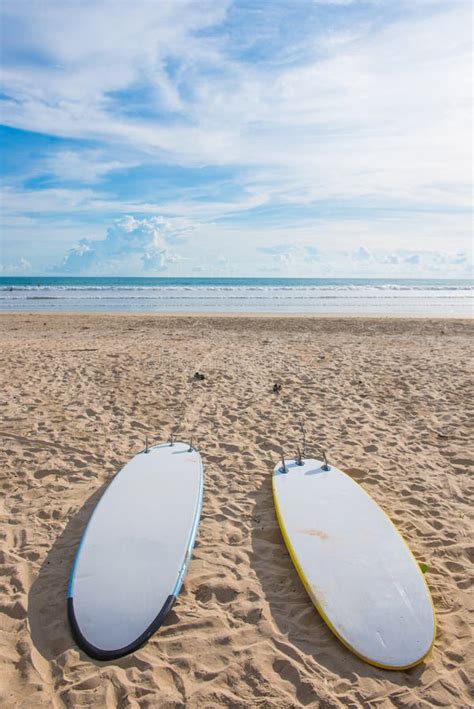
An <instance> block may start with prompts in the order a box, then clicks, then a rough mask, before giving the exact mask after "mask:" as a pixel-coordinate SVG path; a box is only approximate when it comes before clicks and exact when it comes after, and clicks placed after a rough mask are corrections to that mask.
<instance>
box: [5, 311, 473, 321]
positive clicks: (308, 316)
mask: <svg viewBox="0 0 474 709" xmlns="http://www.w3.org/2000/svg"><path fill="white" fill-rule="evenodd" d="M9 316H28V317H38V318H41V317H43V316H44V317H61V316H67V317H92V318H93V317H111V318H114V317H135V318H140V317H142V318H153V317H155V318H167V317H168V318H169V317H172V318H209V319H212V318H227V317H228V318H234V319H235V318H242V319H245V318H250V319H251V318H268V319H282V320H283V319H305V320H392V319H393V320H421V321H426V320H440V321H442V320H461V321H465V322H466V323H472V324H474V314H473V315H472V316H471V317H468V316H466V315H401V314H398V315H391V314H389V315H386V314H382V313H374V314H365V313H364V314H362V313H361V314H357V313H340V314H339V313H337V314H334V313H327V314H324V313H317V314H313V313H266V312H258V311H255V312H250V311H249V312H245V313H241V312H236V311H235V312H230V311H229V312H227V311H225V312H222V311H214V312H207V311H192V312H191V311H190V312H183V311H166V312H164V311H160V312H149V311H130V312H129V311H120V312H118V311H97V310H81V311H78V310H61V311H60V312H57V311H52V310H44V311H38V310H31V311H27V310H0V318H5V317H9Z"/></svg>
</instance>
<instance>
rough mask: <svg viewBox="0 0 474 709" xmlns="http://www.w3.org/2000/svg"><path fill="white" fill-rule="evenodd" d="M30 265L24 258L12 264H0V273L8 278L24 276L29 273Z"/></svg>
mask: <svg viewBox="0 0 474 709" xmlns="http://www.w3.org/2000/svg"><path fill="white" fill-rule="evenodd" d="M31 269H32V266H31V263H30V262H29V261H28V259H26V258H20V259H18V260H17V261H14V262H12V263H0V273H4V274H6V275H8V276H13V275H15V276H24V275H28V274H29V273H31Z"/></svg>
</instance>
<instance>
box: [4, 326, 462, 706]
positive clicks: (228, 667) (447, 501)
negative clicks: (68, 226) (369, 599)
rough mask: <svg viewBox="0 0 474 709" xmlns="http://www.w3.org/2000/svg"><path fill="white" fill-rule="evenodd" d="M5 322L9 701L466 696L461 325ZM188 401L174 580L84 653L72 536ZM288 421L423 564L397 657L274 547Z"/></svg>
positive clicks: (412, 700)
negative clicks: (368, 649) (356, 652)
mask: <svg viewBox="0 0 474 709" xmlns="http://www.w3.org/2000/svg"><path fill="white" fill-rule="evenodd" d="M0 331H1V350H2V369H1V377H2V389H1V396H0V399H1V410H2V420H1V423H0V435H1V460H2V465H1V486H2V493H3V495H2V503H1V505H2V521H1V564H2V567H1V575H2V583H1V597H0V598H1V601H0V662H1V667H0V703H1V704H2V706H4V707H24V708H25V709H26V708H31V707H55V708H56V707H58V708H59V707H104V706H105V707H111V708H112V707H117V706H118V707H127V708H129V707H130V708H132V707H150V708H151V707H170V708H171V707H242V708H244V707H265V708H267V707H268V708H270V707H271V708H273V707H275V708H278V709H288V708H289V707H300V706H312V707H324V708H330V707H346V706H350V707H359V706H360V707H380V708H383V709H385V708H386V707H387V708H388V707H392V706H396V707H429V706H446V707H448V706H449V707H467V706H471V705H472V701H473V700H472V694H471V692H472V685H470V680H469V677H472V676H473V675H474V672H473V669H474V668H473V666H472V646H471V658H470V657H469V643H470V638H471V632H470V625H469V603H471V605H472V596H471V597H470V596H469V591H470V587H471V581H472V565H471V561H472V559H471V555H472V523H471V522H470V520H469V507H470V505H469V501H470V495H472V482H470V480H469V472H470V470H472V460H473V450H472V430H470V425H471V423H472V420H473V412H472V402H473V391H472V360H471V362H470V349H471V348H470V338H472V331H473V325H472V322H469V321H467V320H462V319H452V320H448V319H444V320H441V319H439V320H430V319H418V320H414V319H388V318H372V319H369V318H332V317H328V318H311V317H301V318H298V317H266V316H258V317H257V316H256V317H254V316H245V317H244V316H235V317H229V316H184V315H183V316H172V315H169V316H166V315H160V316H153V315H118V314H116V315H92V314H88V315H80V314H75V315H67V314H58V315H48V314H42V313H37V314H34V315H32V314H28V313H23V314H8V315H0ZM196 370H199V371H201V372H203V373H204V374H205V379H204V380H203V381H202V382H198V383H196V384H195V385H193V386H191V384H190V381H191V377H192V375H193V373H194V372H195V371H196ZM275 382H280V383H281V385H282V389H281V392H280V393H279V394H276V393H274V392H273V391H272V387H273V384H274V383H275ZM186 402H187V403H186ZM185 403H186V406H184V405H185ZM183 412H184V416H183V420H182V423H181V428H180V431H179V436H178V437H179V438H181V439H184V440H188V439H189V438H190V437H192V438H193V440H194V442H195V443H196V445H197V446H198V448H199V450H200V452H201V455H202V458H203V462H204V465H205V476H206V482H205V494H204V504H203V514H202V519H201V523H200V527H199V532H198V538H197V543H196V547H195V550H194V554H193V558H192V560H191V562H190V565H189V569H188V573H187V576H186V579H185V583H184V586H183V588H182V591H181V594H180V596H179V598H178V600H177V602H176V604H175V606H174V608H173V610H172V612H171V613H170V615H169V616H168V618H167V620H166V622H165V624H164V625H163V626H162V628H161V629H160V630H159V631H158V632H157V633H156V634H155V635H154V636H153V637H152V638H151V640H150V641H149V642H148V643H147V644H146V645H145V646H144V647H143V648H141V649H140V650H138V651H137V652H136V653H134V654H133V655H130V656H127V657H124V658H122V659H120V660H115V661H113V662H109V663H107V662H96V661H93V660H91V659H90V658H88V657H87V655H85V654H84V653H83V652H82V651H79V650H78V648H77V646H76V645H75V643H74V641H73V639H72V637H71V634H70V630H69V626H68V622H67V615H66V587H67V582H68V576H69V572H70V569H71V564H72V560H73V557H74V555H75V552H76V549H77V544H78V541H79V539H80V537H81V534H82V531H83V529H84V526H85V524H86V522H87V520H88V518H89V516H90V514H91V511H92V509H93V507H94V505H95V504H96V502H97V500H98V499H99V497H100V495H101V494H102V492H103V490H104V489H105V486H106V485H107V483H108V481H110V478H111V476H112V475H113V474H114V473H115V472H116V471H117V470H118V469H119V468H120V467H121V466H122V465H123V464H124V463H125V462H126V461H127V460H128V459H129V458H130V457H131V456H132V455H134V454H135V453H137V452H138V451H139V450H140V449H142V448H143V446H144V442H145V435H146V434H148V435H149V436H150V437H151V438H153V440H154V441H156V442H159V441H163V440H166V439H167V438H168V437H169V435H170V433H171V431H172V430H173V428H174V427H175V425H176V422H177V420H178V419H179V417H180V415H181V413H183ZM300 420H304V422H305V425H306V429H307V431H308V444H309V449H310V451H311V449H312V447H313V449H316V448H317V447H321V446H322V447H324V448H325V449H326V451H327V452H328V458H329V460H330V461H332V462H333V463H334V464H335V465H337V466H338V467H339V468H341V469H342V470H344V471H346V472H347V473H349V474H350V475H352V476H353V477H354V479H355V480H357V481H358V482H359V483H360V484H362V485H363V487H364V488H365V489H366V490H367V491H368V492H369V493H370V494H371V495H372V496H373V497H374V499H375V500H376V501H377V502H378V503H379V504H380V505H381V506H382V507H383V509H384V510H385V511H386V512H387V513H388V514H389V516H390V517H391V519H392V520H393V522H394V523H395V524H396V525H397V526H398V528H399V530H400V531H401V533H402V534H403V535H404V537H405V539H406V540H407V542H408V543H409V545H410V547H411V549H412V551H413V552H414V554H415V556H416V558H417V560H418V561H420V562H425V563H426V564H427V565H428V572H427V575H426V579H427V583H428V585H429V588H430V590H431V593H432V597H433V602H434V605H435V608H436V613H437V620H438V631H437V638H436V641H435V645H434V649H433V651H432V653H431V654H430V656H429V657H428V658H427V659H426V661H425V662H423V663H422V664H421V665H419V666H417V667H415V668H413V669H411V670H407V671H397V672H390V671H386V670H382V669H377V668H375V667H371V666H369V665H367V664H365V663H364V662H362V661H361V660H359V659H358V658H356V657H355V656H353V655H352V654H351V653H350V652H349V651H348V650H346V649H345V648H344V647H343V646H342V645H341V643H340V642H339V641H338V640H337V639H336V638H335V637H334V636H333V634H332V633H331V632H330V630H329V629H328V628H327V626H326V625H325V624H324V622H323V621H322V619H321V618H320V617H319V615H318V614H317V612H316V610H315V609H314V607H313V605H312V604H311V601H310V599H309V597H308V595H307V594H306V592H305V590H304V588H303V586H302V584H301V582H300V580H299V578H298V576H297V574H296V572H295V569H294V567H293V565H292V562H291V560H290V558H289V556H288V554H287V552H286V549H285V546H284V543H283V540H282V537H281V534H280V531H279V528H278V523H277V520H276V517H275V512H274V508H273V502H272V495H271V471H272V468H273V466H274V464H275V462H276V461H277V459H278V456H279V451H280V447H281V446H283V447H284V449H285V451H286V452H287V454H288V455H293V454H294V453H295V451H296V446H297V445H298V444H299V443H300V433H299V427H298V424H299V421H300ZM471 499H472V497H471ZM469 662H471V665H470V666H469Z"/></svg>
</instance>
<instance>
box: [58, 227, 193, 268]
mask: <svg viewBox="0 0 474 709" xmlns="http://www.w3.org/2000/svg"><path fill="white" fill-rule="evenodd" d="M193 230H194V226H193V225H192V224H191V223H189V222H187V221H186V220H183V219H165V218H164V217H162V216H156V217H150V218H149V219H146V218H145V219H136V218H135V217H133V216H130V215H127V216H125V217H122V218H120V219H116V220H115V221H114V223H113V224H112V226H111V227H109V229H108V230H107V235H106V237H105V239H103V240H91V239H82V240H81V241H80V242H79V244H78V245H77V246H76V247H74V248H73V249H71V250H70V251H69V253H68V254H67V256H66V257H65V258H64V259H63V261H62V262H61V264H59V265H58V266H56V267H54V269H53V270H54V271H56V272H60V273H85V272H87V273H117V272H127V273H130V272H136V271H138V272H142V271H144V272H146V273H155V272H160V271H164V270H166V268H167V267H168V266H169V265H170V264H172V263H176V262H177V261H178V260H179V259H180V256H179V255H178V254H177V253H175V252H174V251H173V250H170V248H169V247H170V246H173V245H177V244H181V243H183V242H184V241H185V240H186V239H187V238H188V237H189V236H190V235H191V233H192V232H193Z"/></svg>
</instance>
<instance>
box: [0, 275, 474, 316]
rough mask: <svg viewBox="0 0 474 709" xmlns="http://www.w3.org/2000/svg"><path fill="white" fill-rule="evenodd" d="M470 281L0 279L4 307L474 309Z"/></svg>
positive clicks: (436, 312)
mask: <svg viewBox="0 0 474 709" xmlns="http://www.w3.org/2000/svg"><path fill="white" fill-rule="evenodd" d="M473 291H474V283H473V281H472V280H468V279H465V280H441V279H419V280H413V279H381V278H125V277H122V278H113V277H110V278H100V277H91V278H78V277H52V276H51V277H49V276H48V277H34V276H30V277H6V276H4V277H0V311H3V312H13V311H23V312H25V311H27V312H137V313H167V312H172V313H175V312H176V313H192V312H194V313H198V312H199V313H282V314H284V313H288V314H291V313H294V314H296V313H301V314H307V315H311V314H314V315H338V314H339V315H345V314H347V315H413V316H463V317H472V315H473V294H474V293H473Z"/></svg>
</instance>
